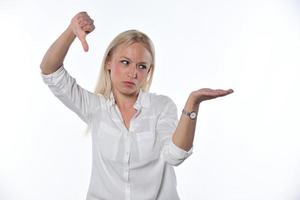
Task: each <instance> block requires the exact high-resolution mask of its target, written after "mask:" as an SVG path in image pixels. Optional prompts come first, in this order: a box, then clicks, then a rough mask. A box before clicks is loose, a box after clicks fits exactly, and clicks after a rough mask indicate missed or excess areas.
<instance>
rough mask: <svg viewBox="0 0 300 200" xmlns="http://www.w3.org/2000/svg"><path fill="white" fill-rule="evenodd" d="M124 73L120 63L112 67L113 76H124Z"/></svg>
mask: <svg viewBox="0 0 300 200" xmlns="http://www.w3.org/2000/svg"><path fill="white" fill-rule="evenodd" d="M122 74H123V71H122V68H121V66H120V64H116V65H114V67H113V69H112V76H113V77H117V78H119V77H121V76H122Z"/></svg>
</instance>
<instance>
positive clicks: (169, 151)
mask: <svg viewBox="0 0 300 200" xmlns="http://www.w3.org/2000/svg"><path fill="white" fill-rule="evenodd" d="M193 148H194V147H193V146H192V148H191V149H190V150H188V151H185V150H184V149H181V148H179V147H178V146H176V145H175V144H174V142H173V140H172V139H171V141H170V143H169V144H168V145H167V148H166V149H165V152H164V154H165V159H166V161H167V162H168V163H169V164H171V165H174V166H178V165H179V164H181V163H182V162H183V161H184V160H185V159H186V158H188V157H189V156H190V155H191V154H192V153H193Z"/></svg>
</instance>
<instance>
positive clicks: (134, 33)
mask: <svg viewBox="0 0 300 200" xmlns="http://www.w3.org/2000/svg"><path fill="white" fill-rule="evenodd" d="M133 43H141V44H142V45H143V46H144V47H145V48H146V49H147V50H148V51H149V53H150V54H151V57H152V63H151V66H150V69H149V70H150V71H149V73H148V77H147V80H146V82H145V83H144V84H143V85H142V87H141V89H142V90H143V91H149V89H150V86H151V83H152V78H153V73H154V69H155V50H154V45H153V43H152V41H151V39H150V38H149V37H148V36H147V35H146V34H145V33H143V32H141V31H138V30H128V31H124V32H122V33H120V34H119V35H117V36H116V37H115V38H114V39H113V40H112V41H111V43H110V44H109V45H108V47H107V49H106V51H105V53H104V56H103V60H102V64H101V68H100V73H99V76H98V81H97V84H96V87H95V90H94V93H95V94H97V95H103V96H104V97H105V98H106V99H108V98H109V96H110V93H111V91H112V82H111V79H110V72H109V70H108V69H107V68H106V64H107V62H108V61H109V59H111V57H112V55H113V54H114V52H115V51H116V49H117V48H118V47H119V46H121V45H128V46H129V45H131V44H133ZM89 128H90V127H88V128H87V130H86V131H85V133H86V134H87V133H88V132H89Z"/></svg>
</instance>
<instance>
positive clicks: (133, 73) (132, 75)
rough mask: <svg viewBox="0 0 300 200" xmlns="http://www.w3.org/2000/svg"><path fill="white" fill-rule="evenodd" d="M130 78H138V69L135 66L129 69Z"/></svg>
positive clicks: (132, 65)
mask: <svg viewBox="0 0 300 200" xmlns="http://www.w3.org/2000/svg"><path fill="white" fill-rule="evenodd" d="M128 76H129V77H130V78H136V77H137V69H136V66H135V65H134V64H131V65H130V67H129V69H128Z"/></svg>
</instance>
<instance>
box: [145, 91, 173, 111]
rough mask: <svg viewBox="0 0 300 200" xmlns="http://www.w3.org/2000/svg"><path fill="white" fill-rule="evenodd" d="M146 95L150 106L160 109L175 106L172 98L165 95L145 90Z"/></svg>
mask: <svg viewBox="0 0 300 200" xmlns="http://www.w3.org/2000/svg"><path fill="white" fill-rule="evenodd" d="M146 95H147V96H148V98H149V101H150V105H151V106H152V107H156V108H158V109H161V110H163V109H164V108H166V107H176V105H175V103H174V101H173V99H172V98H171V97H169V96H167V95H164V94H157V93H151V92H146Z"/></svg>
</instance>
